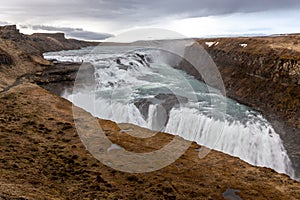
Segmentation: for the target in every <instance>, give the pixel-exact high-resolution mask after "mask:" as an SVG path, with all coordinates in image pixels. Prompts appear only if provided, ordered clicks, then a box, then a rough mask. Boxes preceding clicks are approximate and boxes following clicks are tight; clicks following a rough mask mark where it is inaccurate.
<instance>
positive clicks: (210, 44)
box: [205, 42, 219, 47]
mask: <svg viewBox="0 0 300 200" xmlns="http://www.w3.org/2000/svg"><path fill="white" fill-rule="evenodd" d="M205 44H206V45H207V46H208V47H211V46H213V45H215V46H217V45H218V44H219V42H205Z"/></svg>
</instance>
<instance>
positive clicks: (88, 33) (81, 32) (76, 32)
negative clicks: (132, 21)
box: [20, 25, 113, 40]
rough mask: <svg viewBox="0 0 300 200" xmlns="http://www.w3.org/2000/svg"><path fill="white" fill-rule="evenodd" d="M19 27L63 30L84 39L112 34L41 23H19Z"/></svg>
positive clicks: (105, 36) (53, 30)
mask: <svg viewBox="0 0 300 200" xmlns="http://www.w3.org/2000/svg"><path fill="white" fill-rule="evenodd" d="M20 28H23V29H28V28H31V29H32V30H44V31H52V32H63V33H65V34H66V36H67V37H73V38H79V39H85V40H103V39H106V38H109V37H112V36H113V35H111V34H108V33H96V32H91V31H85V30H83V29H82V28H68V27H53V26H43V25H33V26H30V27H29V26H27V25H20Z"/></svg>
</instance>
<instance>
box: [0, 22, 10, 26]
mask: <svg viewBox="0 0 300 200" xmlns="http://www.w3.org/2000/svg"><path fill="white" fill-rule="evenodd" d="M8 24H9V23H8V22H3V21H0V26H4V25H8Z"/></svg>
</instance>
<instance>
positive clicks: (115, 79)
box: [48, 47, 294, 177]
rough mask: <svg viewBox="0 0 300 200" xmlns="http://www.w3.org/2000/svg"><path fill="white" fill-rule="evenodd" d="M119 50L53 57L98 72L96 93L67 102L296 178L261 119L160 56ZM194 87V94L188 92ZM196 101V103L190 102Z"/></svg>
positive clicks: (84, 93) (276, 138) (274, 135)
mask: <svg viewBox="0 0 300 200" xmlns="http://www.w3.org/2000/svg"><path fill="white" fill-rule="evenodd" d="M105 48H106V49H105ZM110 48H112V49H110ZM121 50H122V48H113V47H104V49H102V50H101V51H100V52H98V53H90V54H87V53H86V49H83V50H77V51H71V52H68V51H65V52H60V53H57V55H55V53H51V54H49V55H48V58H51V59H58V60H59V59H60V60H63V61H65V60H81V59H87V61H89V62H91V63H92V64H93V65H94V66H95V78H96V81H97V85H96V86H95V89H94V90H91V91H82V92H78V93H73V94H65V96H64V97H65V98H67V99H69V100H70V101H72V102H73V103H74V104H75V105H77V106H79V107H82V108H84V109H85V110H87V111H89V112H91V113H92V114H93V115H94V116H97V117H100V118H103V119H109V120H113V121H115V122H118V123H132V124H135V125H138V126H141V127H145V128H149V129H152V130H155V131H164V132H168V133H171V134H175V135H180V136H182V137H183V138H185V139H187V140H191V141H195V142H197V143H198V144H200V145H204V146H206V147H208V148H211V149H215V150H218V151H222V152H224V153H227V154H230V155H232V156H236V157H239V158H240V159H242V160H244V161H246V162H248V163H250V164H253V165H256V166H264V167H270V168H272V169H274V170H276V171H277V172H280V173H286V174H288V175H290V176H291V177H293V176H294V170H293V168H292V164H291V161H290V159H289V157H288V155H287V152H286V150H285V148H284V146H283V144H282V141H281V139H280V137H279V135H278V134H277V133H276V132H275V130H274V129H273V128H272V126H271V124H270V123H269V122H268V121H267V120H266V119H265V118H263V116H262V115H261V114H259V113H257V112H255V111H253V110H251V109H250V108H248V107H246V106H244V105H241V104H239V103H237V102H235V101H234V100H231V99H228V98H226V97H223V96H218V95H217V94H212V93H209V92H208V91H207V90H206V89H205V88H206V85H205V84H204V83H202V82H199V81H197V80H195V79H194V78H193V77H191V76H189V75H187V74H186V73H184V72H182V71H179V70H176V69H173V68H172V67H171V66H169V65H168V64H166V63H162V60H164V59H155V57H154V56H153V55H154V54H155V55H156V56H157V55H160V54H159V53H157V52H154V53H153V52H151V51H147V50H143V49H142V50H141V49H139V50H138V51H130V52H128V51H127V49H126V52H125V53H124V52H122V51H121ZM124 51H125V50H124ZM112 52H114V53H112ZM64 55H65V56H64ZM187 82H188V83H187ZM190 85H192V86H193V87H192V88H193V89H194V90H192V91H189V88H191V87H190ZM176 92H179V94H180V95H178V96H181V97H182V98H186V101H185V102H184V103H179V102H176V101H175V100H176V99H175V100H174V98H173V97H174V96H170V94H174V93H176ZM160 94H167V95H166V96H165V97H164V98H165V99H163V98H161V96H160V98H158V96H159V95H160ZM168 95H169V96H168ZM193 95H196V96H197V99H196V100H195V99H190V96H193ZM178 96H177V94H175V97H178ZM172 98H173V99H172ZM211 98H216V99H218V102H219V103H221V104H224V105H226V106H227V110H226V111H224V110H219V111H218V110H217V108H218V106H216V105H214V102H213V101H211V100H210V99H211ZM170 99H172V101H170ZM196 101H197V102H196ZM137 102H138V104H137ZM168 102H169V103H168ZM170 102H171V103H170ZM137 105H140V107H139V106H137ZM212 110H217V112H223V113H222V115H223V116H224V118H222V117H221V118H220V117H217V115H214V114H212Z"/></svg>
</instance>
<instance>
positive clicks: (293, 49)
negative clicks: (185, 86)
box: [176, 34, 300, 176]
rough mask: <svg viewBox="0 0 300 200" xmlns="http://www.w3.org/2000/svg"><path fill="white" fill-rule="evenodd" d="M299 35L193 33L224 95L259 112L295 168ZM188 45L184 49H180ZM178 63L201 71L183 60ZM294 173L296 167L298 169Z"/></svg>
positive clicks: (299, 124) (299, 139)
mask: <svg viewBox="0 0 300 200" xmlns="http://www.w3.org/2000/svg"><path fill="white" fill-rule="evenodd" d="M299 39H300V35H297V34H293V35H279V36H270V37H254V38H247V37H241V38H217V39H199V40H197V41H198V43H199V44H200V45H201V46H202V47H203V48H204V49H205V50H206V51H207V52H208V54H209V55H210V56H211V58H212V59H213V61H214V62H215V63H216V65H217V67H218V70H219V72H220V74H221V76H222V79H223V82H224V86H225V89H226V95H227V96H229V97H231V98H233V99H236V100H237V101H239V102H241V103H243V104H246V105H248V106H250V107H252V108H254V109H256V110H258V111H260V112H261V113H263V114H264V116H265V117H266V118H267V119H268V120H269V121H270V122H271V123H272V125H273V127H274V128H275V129H276V131H277V132H278V133H279V134H280V136H281V138H282V140H283V141H284V145H285V147H286V149H287V151H288V152H290V154H289V155H291V159H292V160H293V161H294V167H295V168H297V169H299V168H300V155H299V154H298V153H297V152H300V45H299V43H298V41H299ZM189 51H192V47H188V48H187V49H186V54H188V53H189ZM176 67H177V68H179V69H182V70H184V71H186V72H187V73H188V74H190V75H193V76H195V77H196V78H197V79H199V80H203V77H202V76H201V74H199V72H198V71H197V70H196V69H195V68H194V67H193V66H191V65H190V64H189V63H188V62H186V61H182V62H181V63H180V64H179V65H178V66H176ZM297 173H298V176H299V170H298V172H297Z"/></svg>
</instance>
